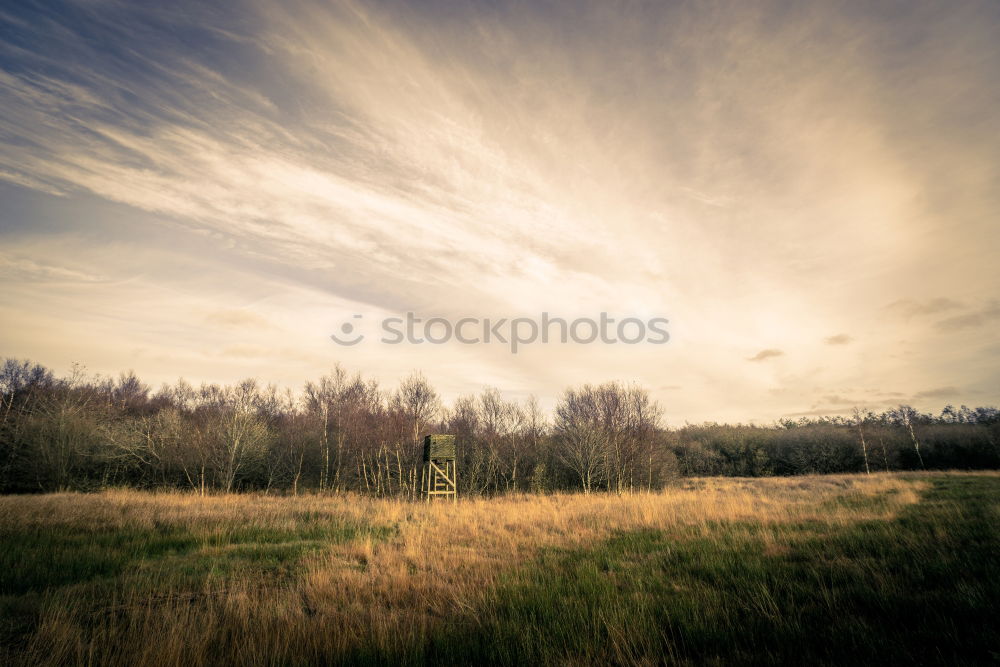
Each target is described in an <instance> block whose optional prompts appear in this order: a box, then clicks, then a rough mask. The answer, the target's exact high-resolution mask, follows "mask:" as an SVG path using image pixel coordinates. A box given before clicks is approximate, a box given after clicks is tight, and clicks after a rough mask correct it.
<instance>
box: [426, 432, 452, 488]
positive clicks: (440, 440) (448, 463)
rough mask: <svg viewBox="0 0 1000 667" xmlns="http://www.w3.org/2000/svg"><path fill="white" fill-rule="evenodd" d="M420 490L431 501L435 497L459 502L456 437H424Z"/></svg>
mask: <svg viewBox="0 0 1000 667" xmlns="http://www.w3.org/2000/svg"><path fill="white" fill-rule="evenodd" d="M420 490H421V492H422V493H426V494H427V500H428V501H429V500H430V499H431V498H432V497H434V496H446V497H447V496H451V499H452V501H454V502H458V474H457V473H456V472H455V436H453V435H428V436H426V437H424V467H423V470H422V472H421V473H420Z"/></svg>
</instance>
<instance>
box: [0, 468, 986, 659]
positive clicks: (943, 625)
mask: <svg viewBox="0 0 1000 667" xmlns="http://www.w3.org/2000/svg"><path fill="white" fill-rule="evenodd" d="M919 480H920V484H924V483H925V482H929V484H928V485H927V486H926V490H925V491H924V492H923V495H922V497H921V498H920V501H919V502H916V503H913V504H903V503H899V502H895V500H898V498H900V497H902V496H897V497H895V499H894V497H893V496H889V495H885V494H883V495H878V494H877V493H875V492H871V493H867V494H866V493H863V492H861V491H850V490H849V489H848V488H847V487H846V486H845V488H844V491H843V493H842V494H841V495H839V496H837V497H834V498H832V499H831V498H830V495H829V494H827V495H824V496H823V498H826V500H820V499H817V500H816V505H810V507H818V508H819V510H820V511H819V513H818V514H814V513H813V512H811V511H810V512H808V513H805V514H790V515H788V516H819V517H820V518H819V519H816V518H814V519H812V520H809V521H799V520H795V521H791V520H789V519H788V518H786V517H783V516H782V515H781V513H780V512H770V513H766V512H765V513H762V514H760V515H759V516H762V517H768V516H772V517H777V518H776V519H775V520H766V519H762V520H761V521H747V520H741V521H736V520H715V521H707V522H700V523H698V522H695V523H691V524H684V523H683V522H679V523H671V524H663V523H660V524H656V525H660V526H662V525H671V526H672V527H670V528H668V529H666V530H653V529H648V528H647V529H642V530H633V531H619V532H610V533H605V534H607V535H610V537H609V538H608V539H604V540H602V541H601V542H598V543H593V544H589V545H587V546H586V547H585V548H579V547H574V548H565V547H561V548H555V547H550V548H546V549H543V550H541V551H540V552H532V553H533V554H534V553H537V556H535V555H533V556H532V557H530V558H529V559H527V560H522V561H520V562H513V561H512V562H510V563H507V564H506V569H502V570H497V571H496V572H492V571H491V572H490V573H489V575H488V576H486V577H484V578H483V579H482V584H483V585H482V586H481V588H479V589H477V590H480V591H481V595H478V594H477V595H478V597H475V599H473V598H471V597H468V598H467V599H464V600H463V602H465V603H466V606H464V607H461V609H462V611H456V612H454V613H453V614H452V615H450V616H449V615H447V614H444V615H442V614H440V613H438V614H437V615H434V614H429V612H428V611H427V609H428V607H427V603H426V601H425V600H422V599H421V598H420V597H419V595H417V594H415V593H412V592H410V593H409V594H408V593H407V589H406V587H405V584H406V583H408V582H409V581H410V580H408V579H407V577H422V576H426V575H425V574H424V573H423V572H422V571H418V570H417V569H415V565H414V563H410V562H408V561H407V560H406V559H405V552H398V553H397V552H395V551H394V549H396V548H397V547H399V546H400V545H402V544H403V543H405V540H406V539H414V535H416V536H419V535H421V532H420V531H419V530H415V528H416V527H420V526H423V525H426V524H422V523H420V522H421V521H426V517H424V518H421V516H423V515H422V514H421V513H420V512H416V511H414V512H412V513H411V511H410V510H409V509H406V508H405V506H404V510H403V511H401V512H397V513H396V514H391V516H395V517H396V518H397V520H398V521H400V522H401V523H402V524H405V522H406V521H413V522H416V523H415V524H413V525H409V527H408V530H409V532H407V531H406V530H402V529H400V528H397V527H396V526H395V525H393V524H392V523H391V522H383V523H379V522H378V517H379V516H380V511H381V510H378V509H377V508H378V507H379V506H378V505H373V506H372V507H373V509H370V510H369V509H365V510H363V511H355V512H353V514H349V513H347V512H345V511H344V510H343V508H342V507H340V506H339V505H338V504H337V503H340V502H341V501H337V500H332V501H330V502H329V503H327V501H326V500H322V501H318V500H317V501H309V502H312V503H313V504H314V506H316V507H319V508H320V509H319V510H318V511H300V510H301V506H299V505H297V504H295V503H297V501H296V500H292V499H287V500H284V501H282V503H283V504H282V505H281V508H280V509H276V508H275V507H274V506H270V505H267V504H261V503H257V502H256V501H254V500H253V499H252V498H251V499H247V500H245V501H244V500H243V499H239V500H234V501H232V502H233V503H235V504H227V503H229V501H220V502H219V503H218V504H213V503H211V502H209V503H207V504H206V505H204V506H201V505H198V504H194V505H193V507H195V509H194V510H188V509H185V507H186V506H184V505H182V504H178V503H174V501H173V500H172V499H170V498H167V499H160V500H158V501H155V502H150V503H148V504H147V502H146V500H145V496H142V495H141V494H135V495H131V496H125V497H124V498H121V499H118V500H115V503H116V504H114V505H113V510H108V509H107V508H108V505H107V503H104V501H102V500H101V499H100V498H96V499H95V498H93V497H88V498H87V499H86V502H88V503H90V505H89V507H92V508H94V509H93V510H90V509H83V510H81V511H79V512H76V513H67V516H65V517H62V516H61V515H59V514H58V513H45V512H38V511H36V512H35V513H34V514H32V517H34V518H31V519H26V518H24V517H23V516H22V515H21V514H8V519H7V520H6V522H5V523H4V524H3V526H4V527H3V528H2V530H3V533H2V534H0V539H2V543H3V549H0V663H3V662H5V658H7V659H8V661H11V662H13V661H14V660H20V661H21V662H23V663H24V664H37V663H44V662H46V656H47V655H48V653H47V651H48V650H49V647H51V646H52V643H51V638H52V637H55V638H57V639H59V638H61V639H59V641H62V640H65V642H66V643H64V644H60V645H61V646H63V648H62V649H61V650H63V651H64V652H63V653H61V654H58V655H59V656H60V657H59V659H58V660H50V661H49V662H51V663H53V664H57V663H58V662H60V661H61V662H88V661H97V662H111V663H115V664H133V662H132V661H134V659H135V656H141V655H143V653H142V651H143V648H144V646H145V645H146V643H147V642H149V643H150V645H151V646H153V647H155V646H156V642H157V641H165V638H166V637H168V636H169V634H165V635H164V637H150V636H149V633H150V630H149V628H150V627H160V625H157V623H160V622H162V623H167V624H171V623H173V624H174V625H173V626H172V627H174V628H176V629H184V628H186V629H187V631H188V632H190V631H191V630H192V629H197V628H200V627H207V628H209V629H208V630H207V631H206V632H205V635H204V637H202V640H204V643H203V644H199V647H197V648H192V649H191V651H192V652H191V653H190V656H192V658H191V659H193V660H194V661H196V662H210V663H220V664H221V663H229V664H243V663H255V664H279V663H281V664H299V663H301V664H311V663H312V664H315V663H317V662H320V663H324V664H335V663H339V664H518V665H521V664H540V665H546V664H567V663H569V664H665V663H666V664H691V665H701V664H725V665H730V664H808V665H826V664H829V665H842V664H859V663H862V664H878V663H886V664H942V665H964V664H997V663H998V662H1000V630H998V627H1000V623H998V621H997V619H1000V535H998V531H997V528H996V524H997V521H998V519H1000V476H997V475H992V476H991V475H979V476H976V475H928V476H924V475H921V476H919ZM813 483H816V482H815V481H814V482H813ZM914 483H917V481H916V478H914ZM818 487H819V485H818V484H817V488H818ZM776 488H777V487H776ZM900 488H903V490H904V491H903V492H905V493H909V491H907V490H906V487H905V486H903V487H900ZM919 488H923V487H919ZM695 493H696V492H695ZM775 493H776V494H777V493H779V492H778V491H775ZM772 497H780V496H772ZM810 497H811V496H806V498H810ZM908 497H909V498H911V499H912V496H908ZM43 501H44V497H40V499H39V502H43ZM16 502H17V503H19V505H17V506H19V507H28V508H32V507H36V505H35V504H34V503H35V500H34V499H24V500H17V501H16ZM73 502H77V501H76V500H75V497H68V498H66V499H63V500H58V502H56V503H55V504H54V505H53V506H54V507H55V506H58V507H66V506H69V503H73ZM80 502H83V501H80ZM345 502H346V501H345ZM497 502H498V503H500V502H503V501H502V500H501V501H497ZM567 502H573V500H572V498H570V499H568V500H567ZM615 502H620V503H623V504H627V503H629V502H631V500H629V499H628V498H621V499H617V500H615ZM805 502H806V503H809V502H810V501H809V500H806V501H805ZM907 502H910V501H909V500H908V501H907ZM60 503H62V504H60ZM102 503H104V504H102ZM240 503H245V505H243V504H240ZM41 506H42V507H44V506H45V505H41ZM199 507H200V508H201V509H198V508H199ZM415 507H423V506H415ZM485 507H487V508H490V509H492V508H493V505H490V504H487V505H485ZM150 508H152V509H150ZM234 508H235V509H234ZM338 508H339V509H338ZM894 508H897V509H898V508H902V509H901V510H899V513H898V514H895V515H893V514H892V512H893V509H894ZM254 512H256V513H257V514H254ZM369 514H371V517H372V522H370V523H369V522H368V521H367V517H368V516H369ZM386 516H390V515H389V514H387V515H386ZM734 516H736V515H735V514H734ZM742 516H748V515H747V514H743V515H742ZM749 516H757V515H749ZM877 516H883V517H886V518H882V519H861V518H854V519H850V517H877ZM349 517H354V518H349ZM407 517H411V518H407ZM823 517H840V519H838V520H833V519H831V520H825V519H823ZM505 520H509V519H505ZM585 520H595V521H596V520H597V519H596V518H591V517H590V515H587V518H586V519H585ZM445 525H446V524H445ZM404 527H406V526H404ZM397 538H398V539H397ZM359 540H371V541H374V542H386V541H388V542H393V548H392V549H386V550H385V552H386V553H390V554H392V553H397V555H399V554H403V555H401V556H400V558H399V559H397V560H392V559H383V560H382V561H379V562H381V563H382V567H383V568H385V567H387V566H386V565H385V564H386V563H395V564H397V565H399V566H400V569H399V570H392V569H391V568H390V570H389V573H390V575H391V576H393V577H397V579H395V581H396V582H397V584H400V585H401V592H400V594H399V595H398V596H394V595H393V594H392V593H391V592H384V593H380V592H378V589H373V590H375V591H376V592H375V593H373V594H372V595H371V597H368V598H365V600H366V601H365V602H364V605H365V606H364V607H363V608H361V609H360V612H362V616H360V618H362V621H358V622H357V623H352V622H351V619H352V618H359V616H358V613H359V610H358V609H354V610H353V611H352V609H351V608H350V607H349V605H350V604H351V603H352V602H353V600H354V599H355V598H354V596H356V595H357V594H358V593H363V592H365V591H366V590H367V589H366V587H367V586H369V585H370V582H371V581H373V580H370V579H368V578H366V577H368V576H369V574H368V573H367V572H366V571H365V570H363V569H361V570H357V569H352V570H350V572H351V575H352V577H353V578H352V579H351V581H353V584H352V585H353V586H355V588H350V589H349V588H346V587H344V588H341V585H340V581H341V580H339V579H338V578H337V577H340V576H346V575H345V574H343V573H344V572H347V570H338V569H337V568H338V567H343V568H354V567H355V565H356V562H357V561H352V560H351V559H352V556H351V554H355V556H356V555H357V554H361V558H362V560H363V556H364V554H368V555H371V554H372V548H371V545H368V546H366V547H364V548H361V546H364V545H361V546H359V545H355V544H353V543H354V542H356V541H359ZM568 543H569V542H563V544H568ZM333 545H343V547H342V548H340V549H339V551H338V550H337V549H331V553H336V554H339V555H338V556H337V558H339V559H340V560H336V562H335V564H333V565H327V564H325V563H322V562H321V565H320V566H319V567H320V571H323V572H326V573H327V576H328V577H329V587H328V588H325V589H323V588H321V589H318V590H320V591H326V592H325V593H316V590H317V589H311V588H309V587H308V586H306V585H304V584H303V582H304V580H305V578H306V572H307V571H308V567H309V563H310V556H311V555H312V554H316V553H319V552H322V550H323V549H324V548H328V547H332V546H333ZM366 549H367V550H366ZM312 563H313V567H316V561H315V559H314V560H313V561H312ZM352 563H354V564H352ZM404 565H405V567H403V566H404ZM323 568H328V569H325V570H324V569H323ZM394 572H395V573H396V574H392V573H394ZM399 572H402V574H399ZM359 573H360V574H359ZM407 573H408V574H407ZM477 576H478V575H477ZM228 586H233V587H234V589H235V588H238V587H239V586H250V587H252V588H254V590H256V591H257V594H256V597H254V598H253V603H252V605H251V606H249V607H248V606H245V605H244V603H243V602H242V600H243V598H240V597H239V596H236V597H232V598H230V597H227V587H228ZM414 590H416V591H422V590H424V589H421V588H419V587H417V588H415V589H414ZM307 593H308V595H307ZM314 593H315V594H322V595H326V596H327V598H326V599H325V600H324V599H320V600H317V599H312V600H309V599H307V598H308V596H309V595H313V594H314ZM313 607H315V609H314V608H313ZM369 607H377V609H373V610H371V611H372V613H371V616H370V619H376V620H375V621H372V622H368V621H364V619H366V618H369V617H368V616H364V615H363V612H365V611H368V610H369ZM62 608H65V609H66V610H67V611H66V616H64V617H60V615H59V611H60V609H62ZM150 610H152V611H150ZM244 611H246V614H243V612H244ZM189 612H190V614H191V615H190V616H188V615H187V614H188V613H189ZM352 614H353V617H352ZM52 619H55V620H56V621H58V622H62V623H63V625H60V626H58V627H57V628H56V629H55V630H51V631H50V633H49V634H46V631H45V624H46V623H47V622H50V621H52ZM60 619H62V620H61V621H60ZM144 619H145V620H144ZM149 619H154V620H155V623H154V624H153V625H144V623H146V622H147V621H148V620H149ZM190 619H196V620H195V621H191V620H190ZM365 623H368V625H365ZM378 623H384V624H385V627H387V628H391V631H389V632H387V633H383V634H381V635H379V636H380V637H382V638H383V639H382V641H380V642H372V641H370V638H371V637H372V636H375V635H374V634H365V633H366V632H368V631H369V630H368V628H369V627H375V626H377V625H378ZM167 632H168V633H169V631H167ZM175 632H182V630H175ZM337 632H339V633H340V634H339V635H338V634H337ZM183 636H184V637H187V635H183ZM39 637H41V638H42V639H41V640H38V638H39ZM286 637H287V638H288V639H287V641H286V640H285V639H284V638H286ZM33 638H34V639H33ZM46 638H49V639H46ZM33 641H34V643H32V642H33ZM46 642H50V643H46ZM115 642H119V643H117V644H116V643H115ZM29 646H30V650H31V651H32V652H31V653H30V654H29V653H26V652H25V650H26V649H27V648H28V647H29ZM173 646H174V647H175V648H177V642H174V644H173ZM66 647H69V648H66ZM182 649H183V647H181V648H178V649H177V650H179V651H182ZM240 651H244V652H243V653H240ZM156 655H157V654H156V653H155V652H154V653H153V656H154V661H152V662H151V661H150V660H148V659H147V660H145V662H147V664H156V662H155V657H156ZM175 655H182V656H188V655H189V654H187V653H183V652H181V653H177V654H175ZM67 656H69V657H67ZM88 656H89V657H88ZM95 656H97V657H95ZM177 660H179V658H178V659H177ZM175 662H176V664H184V663H183V662H177V661H176V660H175Z"/></svg>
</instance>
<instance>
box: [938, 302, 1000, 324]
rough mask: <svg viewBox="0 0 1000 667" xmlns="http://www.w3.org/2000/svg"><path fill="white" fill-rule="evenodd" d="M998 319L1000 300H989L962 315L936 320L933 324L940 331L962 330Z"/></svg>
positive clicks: (999, 316) (999, 317)
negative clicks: (985, 303) (987, 302)
mask: <svg viewBox="0 0 1000 667" xmlns="http://www.w3.org/2000/svg"><path fill="white" fill-rule="evenodd" d="M997 319H1000V302H997V301H996V300H993V301H990V303H989V304H987V305H985V306H983V307H982V308H979V309H976V310H973V311H972V312H968V313H965V314H963V315H956V316H954V317H949V318H947V319H944V320H941V321H940V322H937V323H936V324H935V325H934V326H935V327H936V328H938V329H940V330H942V331H962V330H964V329H976V328H979V327H982V326H985V325H987V324H989V323H990V322H993V321H995V320H997Z"/></svg>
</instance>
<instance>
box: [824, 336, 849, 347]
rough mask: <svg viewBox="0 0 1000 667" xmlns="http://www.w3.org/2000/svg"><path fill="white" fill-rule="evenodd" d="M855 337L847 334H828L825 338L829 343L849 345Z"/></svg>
mask: <svg viewBox="0 0 1000 667" xmlns="http://www.w3.org/2000/svg"><path fill="white" fill-rule="evenodd" d="M853 340H854V339H853V338H851V337H850V336H848V335H847V334H836V335H834V336H827V337H826V338H824V339H823V342H825V343H826V344H827V345H847V344H848V343H850V342H851V341H853Z"/></svg>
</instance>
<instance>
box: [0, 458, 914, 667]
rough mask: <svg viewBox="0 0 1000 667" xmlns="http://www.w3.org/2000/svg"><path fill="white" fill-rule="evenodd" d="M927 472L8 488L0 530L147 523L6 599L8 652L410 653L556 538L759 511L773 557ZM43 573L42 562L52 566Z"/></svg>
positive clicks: (580, 545)
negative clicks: (472, 484) (284, 492)
mask: <svg viewBox="0 0 1000 667" xmlns="http://www.w3.org/2000/svg"><path fill="white" fill-rule="evenodd" d="M930 483H931V482H930V481H929V480H928V478H925V477H922V476H918V475H911V476H906V477H900V476H893V475H882V474H878V475H871V476H867V477H866V476H847V475H845V476H822V477H820V476H816V477H796V478H766V479H716V478H712V479H691V480H685V481H684V482H683V483H682V484H679V485H677V486H675V487H671V488H668V489H666V490H663V491H662V492H655V493H636V494H634V495H626V496H617V495H591V496H585V495H579V494H576V495H570V494H557V495H551V496H531V495H519V496H509V497H503V498H496V499H463V500H462V501H461V502H459V503H458V504H450V503H448V502H436V503H431V504H426V503H421V502H407V501H401V500H375V499H370V498H365V497H360V496H355V495H349V496H337V497H324V496H299V497H265V496H237V495H228V496H213V497H204V498H203V497H198V496H193V495H186V494H181V493H156V494H151V493H141V492H134V491H107V492H104V493H99V494H94V495H80V494H53V495H48V496H13V497H5V498H0V531H2V533H3V534H4V535H8V536H12V537H13V536H18V535H21V536H23V535H39V534H53V535H59V534H63V533H65V534H67V535H81V534H82V535H83V537H81V538H79V539H80V540H83V541H85V540H86V539H87V538H86V535H90V534H100V535H104V536H110V537H109V539H112V540H114V539H117V538H116V537H115V536H119V535H132V536H137V537H136V542H135V544H134V545H133V544H132V543H129V545H127V547H126V550H132V551H134V553H132V551H130V552H129V554H128V555H127V557H123V560H121V561H120V562H119V564H118V565H112V566H108V567H107V568H106V570H101V569H100V568H97V569H98V571H99V572H98V574H97V575H94V576H91V575H85V576H81V577H78V578H73V577H67V578H65V579H64V580H63V581H64V583H62V584H61V585H53V586H51V587H38V586H35V587H30V588H29V589H27V590H21V591H19V595H7V596H5V597H4V598H3V600H4V601H5V603H6V604H7V605H8V608H9V609H14V610H15V611H19V613H21V615H22V617H23V618H22V620H21V621H19V623H20V625H18V623H12V629H10V630H9V631H8V632H7V633H6V635H5V637H4V640H5V642H7V644H8V650H9V653H8V656H7V657H8V658H9V659H11V660H14V661H16V662H24V663H26V664H129V665H189V664H204V663H219V662H225V663H231V664H237V663H238V664H293V663H302V664H306V663H315V662H331V661H338V660H341V659H347V656H351V655H354V656H357V655H361V653H358V652H359V651H362V652H363V654H364V655H367V656H379V655H382V656H391V655H400V654H401V652H402V654H405V652H406V650H407V647H421V646H423V645H424V644H425V643H426V641H427V639H428V638H429V637H431V636H433V635H435V633H440V632H442V631H444V630H446V629H447V628H454V627H470V628H475V627H476V624H477V623H478V622H480V620H477V619H480V617H481V615H482V614H483V613H484V612H483V611H482V610H483V609H486V608H488V607H489V606H490V604H491V599H490V596H491V595H492V591H495V590H496V589H497V588H498V587H503V586H504V585H505V582H508V581H509V578H510V576H511V572H513V571H514V570H516V569H517V568H519V567H523V566H524V565H525V564H527V563H530V562H532V560H533V559H535V558H537V557H538V555H539V554H541V553H543V552H545V551H546V550H551V549H554V548H555V549H566V550H573V549H586V548H588V546H590V545H594V544H598V543H601V542H602V541H605V540H607V539H609V538H610V537H613V536H614V535H617V534H622V533H629V532H634V531H642V530H652V531H660V532H665V533H667V534H668V535H669V534H676V535H677V539H679V540H680V539H691V538H697V537H699V536H700V537H703V538H707V539H713V536H714V535H717V534H718V533H719V525H720V524H726V525H728V526H729V527H730V528H728V529H727V530H728V531H729V532H728V533H727V535H729V534H731V532H732V530H743V529H742V528H740V526H748V527H749V528H746V530H749V531H752V532H754V535H755V536H756V537H758V538H759V539H760V540H761V541H762V543H763V545H764V546H763V548H764V552H765V553H766V554H771V555H781V554H783V553H784V552H785V551H786V550H787V545H786V544H785V540H784V538H783V535H784V533H783V532H782V531H783V527H784V526H790V525H796V526H802V525H807V526H813V527H814V528H815V531H816V532H817V534H820V533H822V532H823V531H824V530H828V529H830V530H832V529H836V528H837V527H843V526H849V525H854V524H857V523H858V522H863V521H873V520H882V521H889V520H891V519H893V518H894V517H896V516H897V515H898V514H899V513H900V512H901V511H903V510H905V509H906V508H908V507H911V506H913V505H914V504H915V503H917V502H918V501H919V500H920V497H921V493H922V492H924V491H926V489H927V488H928V487H929V486H930ZM734 527H735V528H734ZM144 535H153V536H157V535H158V536H160V537H162V538H163V539H168V538H169V539H174V538H173V537H171V536H180V537H177V546H176V548H172V547H170V546H169V545H168V546H166V547H164V546H162V545H161V546H159V547H157V549H156V550H155V551H154V553H151V554H147V553H146V552H145V551H144V550H145V549H147V546H146V544H147V543H146V542H144V541H143V540H144V539H145V538H143V537H142V536H144ZM150 539H152V538H150ZM727 539H728V538H727ZM77 543H78V542H76V541H70V542H68V543H65V544H63V543H60V545H61V546H59V547H58V548H65V549H72V548H74V547H73V545H75V544H77ZM268 545H271V546H268ZM118 546H121V545H117V546H115V545H112V547H111V548H118ZM270 548H273V553H272V552H270V551H268V549H270ZM29 552H30V549H26V550H25V552H24V553H25V554H26V555H28V554H29ZM248 553H249V554H250V555H249V556H247V554H248ZM241 554H242V555H241ZM35 557H36V558H39V557H40V558H43V559H44V558H46V555H45V554H35ZM70 558H71V556H70V555H67V556H66V557H65V558H64V559H61V560H60V559H56V560H53V562H52V563H51V564H50V566H51V567H52V568H58V567H60V563H66V562H68V561H69V559H70ZM233 563H235V564H233ZM15 567H16V566H15ZM39 567H41V566H39ZM102 567H103V566H102ZM37 576H39V577H42V578H44V577H45V576H46V571H45V570H44V568H43V569H42V570H41V573H40V574H38V575H37ZM463 624H466V625H463ZM411 655H414V656H419V655H420V654H419V652H418V653H414V654H411ZM0 657H2V654H0ZM415 659H416V658H415ZM626 661H628V660H626Z"/></svg>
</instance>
